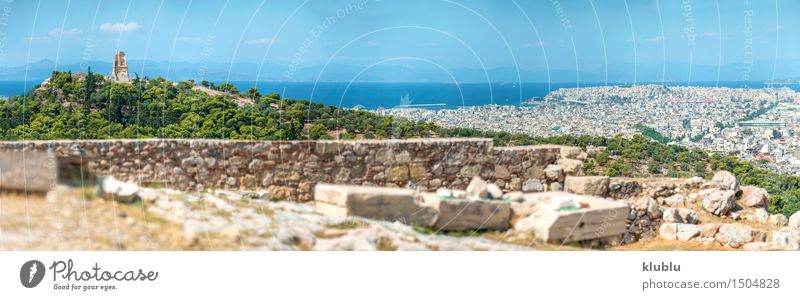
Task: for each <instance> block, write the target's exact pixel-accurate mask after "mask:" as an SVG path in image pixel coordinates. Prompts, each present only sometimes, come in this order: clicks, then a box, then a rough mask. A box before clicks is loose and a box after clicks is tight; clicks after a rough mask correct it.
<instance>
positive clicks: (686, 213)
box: [662, 208, 700, 224]
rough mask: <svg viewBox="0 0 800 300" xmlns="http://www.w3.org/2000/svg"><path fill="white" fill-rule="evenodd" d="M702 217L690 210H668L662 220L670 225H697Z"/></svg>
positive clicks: (665, 210) (664, 212)
mask: <svg viewBox="0 0 800 300" xmlns="http://www.w3.org/2000/svg"><path fill="white" fill-rule="evenodd" d="M699 218H700V216H699V215H698V214H697V212H695V211H694V210H692V209H689V208H667V209H664V211H663V217H662V219H663V220H664V222H668V223H686V224H697V222H698V220H699Z"/></svg>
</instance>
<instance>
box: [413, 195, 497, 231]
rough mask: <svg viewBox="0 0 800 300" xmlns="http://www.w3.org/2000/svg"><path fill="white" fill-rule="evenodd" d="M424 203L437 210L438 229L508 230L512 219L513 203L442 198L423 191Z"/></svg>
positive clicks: (435, 226)
mask: <svg viewBox="0 0 800 300" xmlns="http://www.w3.org/2000/svg"><path fill="white" fill-rule="evenodd" d="M422 199H423V200H422V202H423V205H425V206H428V207H431V208H433V209H435V210H436V212H437V213H438V217H437V218H436V222H435V223H434V225H433V228H435V229H436V230H453V231H463V230H481V229H487V230H506V229H508V228H509V226H510V221H511V203H510V202H508V201H496V200H465V199H463V200H462V199H442V198H440V197H439V196H437V195H436V194H435V193H422Z"/></svg>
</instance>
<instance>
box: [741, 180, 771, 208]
mask: <svg viewBox="0 0 800 300" xmlns="http://www.w3.org/2000/svg"><path fill="white" fill-rule="evenodd" d="M741 203H742V204H743V205H744V206H747V207H762V208H767V207H769V194H768V193H767V190H765V189H762V188H759V187H755V186H749V185H748V186H745V187H742V197H741Z"/></svg>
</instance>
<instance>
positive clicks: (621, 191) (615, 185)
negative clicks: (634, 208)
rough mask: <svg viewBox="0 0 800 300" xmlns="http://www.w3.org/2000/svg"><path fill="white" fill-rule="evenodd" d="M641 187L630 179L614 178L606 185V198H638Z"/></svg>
mask: <svg viewBox="0 0 800 300" xmlns="http://www.w3.org/2000/svg"><path fill="white" fill-rule="evenodd" d="M641 192H642V185H641V184H640V183H639V182H638V181H636V180H635V179H632V178H626V179H623V178H614V179H613V180H611V183H609V184H608V196H609V197H611V198H614V199H628V198H633V197H636V196H638V195H639V194H640V193H641Z"/></svg>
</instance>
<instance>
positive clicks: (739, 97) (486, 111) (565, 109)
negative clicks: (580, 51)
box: [375, 84, 800, 175]
mask: <svg viewBox="0 0 800 300" xmlns="http://www.w3.org/2000/svg"><path fill="white" fill-rule="evenodd" d="M528 104H529V105H523V106H497V105H486V106H471V107H460V108H456V109H438V110H431V109H424V108H389V109H384V108H379V109H377V110H375V112H376V113H378V114H381V115H392V116H398V117H403V118H408V119H411V120H416V121H426V122H434V123H436V124H439V125H442V126H444V127H452V128H474V129H480V130H498V131H508V132H515V133H524V134H528V135H531V136H560V135H567V134H569V135H576V136H577V135H590V136H605V137H613V136H616V135H619V134H621V135H623V136H626V137H630V136H632V135H634V134H642V133H643V132H645V131H646V130H647V129H650V130H648V132H649V134H650V137H652V138H656V139H659V140H661V141H663V142H665V143H669V144H677V145H681V146H685V147H687V148H690V149H691V148H700V149H703V150H706V151H709V152H717V153H724V154H733V155H737V156H738V157H740V158H741V159H742V160H745V161H752V162H753V163H756V164H759V165H761V166H764V167H766V168H769V169H772V170H775V171H779V172H781V173H787V174H795V175H798V174H800V151H798V149H800V148H799V146H800V139H798V135H797V133H798V132H797V130H798V129H800V123H798V122H799V121H800V119H799V118H798V111H797V109H800V93H798V92H796V91H794V90H792V89H790V88H788V87H780V88H758V89H750V88H725V87H685V86H664V85H653V84H648V85H637V86H601V87H587V88H567V89H559V90H556V91H553V92H551V93H549V94H547V95H546V96H545V97H543V98H541V99H535V101H529V102H528ZM652 134H657V136H653V135H652Z"/></svg>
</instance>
